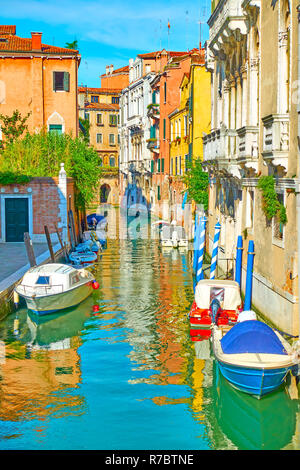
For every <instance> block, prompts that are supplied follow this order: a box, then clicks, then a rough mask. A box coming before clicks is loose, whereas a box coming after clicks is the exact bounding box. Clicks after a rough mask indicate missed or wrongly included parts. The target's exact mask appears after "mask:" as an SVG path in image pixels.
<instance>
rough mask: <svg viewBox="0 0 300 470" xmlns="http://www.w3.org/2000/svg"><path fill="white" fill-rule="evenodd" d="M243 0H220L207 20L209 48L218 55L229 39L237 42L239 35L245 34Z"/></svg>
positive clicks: (246, 28)
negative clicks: (233, 38)
mask: <svg viewBox="0 0 300 470" xmlns="http://www.w3.org/2000/svg"><path fill="white" fill-rule="evenodd" d="M242 4H243V0H220V1H219V3H218V5H217V6H216V8H215V10H214V12H213V13H212V15H211V17H210V18H209V20H208V22H207V23H208V25H209V46H210V48H211V50H212V51H214V52H216V53H218V51H219V50H220V49H222V48H223V44H224V43H225V42H228V41H229V39H230V37H232V36H235V39H236V40H239V38H240V35H241V34H242V35H245V34H247V31H248V21H247V17H246V13H245V11H244V9H243V5H242Z"/></svg>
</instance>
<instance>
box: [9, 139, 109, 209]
mask: <svg viewBox="0 0 300 470" xmlns="http://www.w3.org/2000/svg"><path fill="white" fill-rule="evenodd" d="M61 163H64V165H65V170H66V172H67V175H68V176H69V177H72V178H73V179H74V181H75V183H76V188H77V190H78V194H77V200H76V203H77V206H78V207H79V208H82V207H84V205H86V204H89V203H90V202H91V201H92V199H93V196H94V193H95V191H96V189H97V185H98V182H99V178H100V177H101V159H100V157H99V155H98V153H97V152H96V150H94V149H93V148H91V147H88V146H87V145H86V143H85V142H84V141H83V140H82V139H80V138H72V137H71V136H70V135H66V134H52V133H51V134H50V133H47V132H45V131H41V132H40V133H37V134H33V135H31V134H29V133H27V134H26V136H25V137H24V138H23V139H21V140H20V139H19V140H16V141H15V142H12V143H10V144H8V145H6V147H5V149H3V150H2V152H1V153H0V181H1V179H2V181H3V178H4V179H5V177H6V178H11V177H12V175H15V178H20V177H21V175H22V176H24V175H25V176H27V177H28V176H31V177H33V176H50V177H53V176H56V177H57V176H58V173H59V170H60V164H61ZM1 175H2V178H1ZM15 182H16V179H15ZM2 184H3V183H2ZM6 184H8V183H6Z"/></svg>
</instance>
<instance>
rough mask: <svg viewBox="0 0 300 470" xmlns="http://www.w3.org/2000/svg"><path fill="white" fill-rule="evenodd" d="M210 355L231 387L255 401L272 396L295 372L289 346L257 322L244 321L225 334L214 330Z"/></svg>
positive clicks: (293, 358)
mask: <svg viewBox="0 0 300 470" xmlns="http://www.w3.org/2000/svg"><path fill="white" fill-rule="evenodd" d="M212 344H213V351H214V354H215V357H216V359H217V362H218V365H219V368H220V371H221V373H222V375H223V376H224V377H225V379H227V380H228V382H230V384H231V385H232V386H234V387H235V388H237V389H238V390H241V391H242V392H245V393H249V394H250V395H254V396H256V397H258V398H261V397H262V396H264V395H266V394H268V393H271V392H273V391H274V390H276V389H277V388H278V387H280V385H281V384H283V383H284V381H285V379H286V378H287V376H288V374H289V373H291V372H292V370H293V369H294V368H295V367H296V368H297V357H296V355H295V353H294V350H293V348H292V346H291V345H290V344H289V343H288V342H287V341H286V340H285V339H284V338H283V337H282V336H281V335H280V334H279V333H278V332H277V331H275V330H273V329H272V328H271V327H270V326H268V325H267V324H265V323H263V322H261V321H259V320H246V321H243V322H241V323H237V324H236V325H234V326H233V327H232V328H231V329H230V330H229V331H227V332H226V333H225V334H224V330H222V328H218V327H217V326H216V325H214V327H213V336H212Z"/></svg>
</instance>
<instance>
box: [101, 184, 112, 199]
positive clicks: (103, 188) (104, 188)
mask: <svg viewBox="0 0 300 470" xmlns="http://www.w3.org/2000/svg"><path fill="white" fill-rule="evenodd" d="M110 191H111V189H110V186H109V184H106V183H105V184H102V186H101V188H100V202H107V201H108V196H109V194H110Z"/></svg>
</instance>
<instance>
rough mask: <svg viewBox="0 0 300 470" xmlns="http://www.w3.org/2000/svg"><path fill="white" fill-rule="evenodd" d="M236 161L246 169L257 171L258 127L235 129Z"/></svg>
mask: <svg viewBox="0 0 300 470" xmlns="http://www.w3.org/2000/svg"><path fill="white" fill-rule="evenodd" d="M237 135H238V137H237V160H238V162H239V163H241V164H244V165H245V166H246V167H251V168H253V169H255V170H256V171H257V169H258V126H244V127H241V128H240V129H237Z"/></svg>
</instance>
